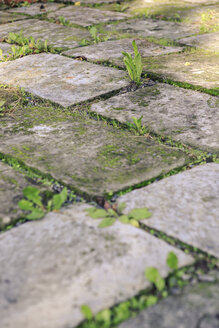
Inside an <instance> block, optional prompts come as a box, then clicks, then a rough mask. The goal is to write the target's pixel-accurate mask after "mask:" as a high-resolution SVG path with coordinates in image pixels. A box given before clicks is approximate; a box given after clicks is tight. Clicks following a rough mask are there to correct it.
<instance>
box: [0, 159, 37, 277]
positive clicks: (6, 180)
mask: <svg viewBox="0 0 219 328" xmlns="http://www.w3.org/2000/svg"><path fill="white" fill-rule="evenodd" d="M30 185H32V183H31V182H30V181H28V179H26V178H25V177H24V176H23V175H22V174H21V173H19V172H16V171H14V170H13V169H12V168H11V167H10V166H8V165H6V164H3V163H2V162H0V229H1V228H3V227H4V226H5V225H8V224H10V223H11V222H12V221H13V220H14V219H17V218H19V216H20V215H21V214H22V211H21V210H20V209H19V207H18V205H17V204H18V202H19V200H21V199H22V198H23V193H22V191H23V189H24V188H25V187H27V186H30ZM39 188H41V189H42V187H39ZM0 275H1V274H0Z"/></svg>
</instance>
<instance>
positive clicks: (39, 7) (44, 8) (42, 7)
mask: <svg viewBox="0 0 219 328" xmlns="http://www.w3.org/2000/svg"><path fill="white" fill-rule="evenodd" d="M60 6H62V4H61V5H60V4H59V3H43V4H42V3H34V4H32V5H30V6H27V7H17V8H12V9H10V10H8V12H15V13H22V14H27V15H31V16H34V15H40V14H44V13H48V12H50V11H54V10H57V9H60Z"/></svg>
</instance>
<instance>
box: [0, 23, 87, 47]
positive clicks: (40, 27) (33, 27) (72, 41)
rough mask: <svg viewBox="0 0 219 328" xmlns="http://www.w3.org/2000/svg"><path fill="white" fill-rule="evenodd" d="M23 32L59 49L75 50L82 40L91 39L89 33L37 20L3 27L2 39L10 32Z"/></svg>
mask: <svg viewBox="0 0 219 328" xmlns="http://www.w3.org/2000/svg"><path fill="white" fill-rule="evenodd" d="M21 30H22V31H23V34H24V36H26V37H30V36H32V37H34V38H35V39H36V40H37V39H41V40H42V41H45V40H48V44H49V45H52V46H54V47H57V48H59V47H61V48H67V49H68V48H74V47H77V46H78V45H79V42H80V41H81V40H82V39H84V38H85V39H89V38H90V33H89V32H88V31H84V30H81V29H78V28H74V27H70V26H63V25H60V24H54V23H50V22H47V21H43V20H37V19H28V20H26V21H22V22H14V23H10V24H4V25H1V29H0V38H2V37H7V35H8V33H9V32H14V33H19V32H20V31H21Z"/></svg>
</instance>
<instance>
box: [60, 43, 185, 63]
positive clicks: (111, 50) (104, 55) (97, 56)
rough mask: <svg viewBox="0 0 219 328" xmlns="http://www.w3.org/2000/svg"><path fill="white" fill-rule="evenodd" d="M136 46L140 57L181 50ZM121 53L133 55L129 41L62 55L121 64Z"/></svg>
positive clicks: (148, 45)
mask: <svg viewBox="0 0 219 328" xmlns="http://www.w3.org/2000/svg"><path fill="white" fill-rule="evenodd" d="M136 44H137V46H138V50H139V52H140V54H141V56H142V57H148V56H159V55H164V54H167V53H172V52H179V51H181V50H182V48H181V47H164V46H160V45H157V44H154V43H151V42H148V41H146V40H136ZM123 51H125V52H129V53H131V54H132V55H133V47H132V40H131V39H121V40H115V41H106V42H100V43H98V44H94V45H91V46H87V47H81V48H78V49H74V50H73V49H72V50H68V51H65V52H63V54H65V55H67V56H72V57H77V56H84V57H86V58H87V59H89V60H94V61H95V60H100V61H101V60H109V61H113V62H114V63H117V62H118V63H121V61H122V59H123V55H122V52H123ZM117 59H118V60H117Z"/></svg>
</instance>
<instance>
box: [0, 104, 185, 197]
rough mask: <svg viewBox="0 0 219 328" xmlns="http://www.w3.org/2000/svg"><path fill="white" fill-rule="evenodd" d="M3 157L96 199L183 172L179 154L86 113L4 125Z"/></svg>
mask: <svg viewBox="0 0 219 328" xmlns="http://www.w3.org/2000/svg"><path fill="white" fill-rule="evenodd" d="M0 126H1V131H2V132H1V136H0V151H1V152H3V153H7V154H11V155H13V156H15V157H17V158H19V159H21V160H22V161H25V163H26V164H27V165H29V166H31V167H35V168H38V169H39V170H41V171H42V172H45V173H49V174H51V175H52V176H53V177H54V178H56V179H58V180H62V181H64V182H65V183H68V184H71V185H72V186H74V187H75V188H77V189H80V190H81V191H84V192H86V193H89V194H90V195H91V196H96V195H103V194H104V193H106V192H115V191H117V190H120V189H122V188H125V187H128V186H131V185H134V184H136V183H140V182H142V181H145V180H147V179H150V178H152V177H156V176H158V175H160V174H161V173H162V172H168V171H170V170H171V169H173V168H175V167H180V166H182V165H184V164H185V163H186V162H188V161H189V158H188V157H187V156H186V155H185V154H184V153H183V152H182V151H179V150H177V149H176V148H171V147H167V146H163V145H160V144H159V143H157V142H155V141H153V140H151V139H146V138H145V137H136V136H135V135H133V134H131V133H130V132H128V131H123V130H119V129H115V128H114V127H112V126H109V125H106V124H105V123H104V122H103V121H95V120H91V119H89V118H88V117H87V116H86V113H84V114H83V113H81V114H80V113H73V114H71V113H70V112H69V111H66V112H65V111H64V112H63V110H61V109H60V110H58V109H57V110H55V108H53V107H51V108H50V107H49V108H44V107H42V108H41V107H40V108H39V107H34V108H32V109H31V108H29V107H27V108H23V109H22V111H21V112H20V111H18V112H17V113H13V117H10V116H8V117H2V118H1V121H0Z"/></svg>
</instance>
